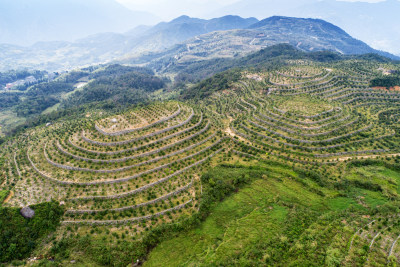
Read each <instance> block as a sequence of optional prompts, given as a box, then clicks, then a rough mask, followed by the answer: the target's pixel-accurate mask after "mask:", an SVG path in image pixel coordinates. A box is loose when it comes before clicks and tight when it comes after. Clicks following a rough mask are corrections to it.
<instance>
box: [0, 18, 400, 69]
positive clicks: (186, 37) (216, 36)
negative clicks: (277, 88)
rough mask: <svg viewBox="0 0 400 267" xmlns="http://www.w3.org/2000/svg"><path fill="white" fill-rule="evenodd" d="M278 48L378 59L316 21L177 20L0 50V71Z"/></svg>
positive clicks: (335, 29)
mask: <svg viewBox="0 0 400 267" xmlns="http://www.w3.org/2000/svg"><path fill="white" fill-rule="evenodd" d="M279 43H288V44H291V45H293V46H295V47H297V48H298V49H300V50H303V51H322V50H330V51H336V52H339V53H342V54H363V53H377V54H380V55H384V56H387V57H391V58H396V57H395V56H393V55H391V54H389V53H385V52H381V51H377V50H374V49H372V48H371V47H369V46H368V45H366V44H365V43H363V42H361V41H359V40H356V39H354V38H352V37H351V36H350V35H348V34H347V33H346V32H345V31H343V30H342V29H341V28H339V27H337V26H335V25H333V24H331V23H328V22H326V21H323V20H320V19H302V18H291V17H281V16H274V17H270V18H267V19H264V20H262V21H258V20H257V19H255V18H241V17H238V16H224V17H221V18H215V19H210V20H204V19H197V18H190V17H188V16H181V17H179V18H177V19H174V20H172V21H170V22H163V23H159V24H157V25H156V26H154V27H145V26H143V27H138V28H135V29H133V30H131V31H128V32H127V33H126V34H118V33H102V34H96V35H92V36H89V37H86V38H83V39H80V40H78V41H76V42H74V43H69V42H41V43H37V44H35V45H34V46H31V47H18V46H12V45H0V60H1V62H2V65H1V68H2V69H3V70H5V69H12V68H16V67H29V68H36V69H46V70H62V69H71V68H75V67H81V66H86V65H90V64H99V63H108V62H115V61H117V62H122V63H133V64H141V65H143V64H148V63H149V62H151V63H152V64H156V65H159V66H163V65H164V66H166V65H168V64H170V63H174V64H175V63H177V64H179V63H180V62H187V61H199V60H200V61H201V60H207V59H210V58H218V57H220V58H226V57H228V58H229V57H237V56H241V55H245V54H248V53H251V52H255V51H258V50H260V49H263V48H265V47H268V46H271V45H276V44H279Z"/></svg>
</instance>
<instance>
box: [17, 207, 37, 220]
mask: <svg viewBox="0 0 400 267" xmlns="http://www.w3.org/2000/svg"><path fill="white" fill-rule="evenodd" d="M20 213H21V215H22V216H23V217H24V218H27V219H32V218H33V216H35V211H34V210H33V209H31V208H29V207H24V208H22V209H21V211H20Z"/></svg>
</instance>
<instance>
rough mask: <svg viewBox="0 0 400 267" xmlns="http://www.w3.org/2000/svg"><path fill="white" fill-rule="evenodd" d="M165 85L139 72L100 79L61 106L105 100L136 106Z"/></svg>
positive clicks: (163, 82) (152, 76)
mask: <svg viewBox="0 0 400 267" xmlns="http://www.w3.org/2000/svg"><path fill="white" fill-rule="evenodd" d="M165 84H166V80H165V79H161V78H159V77H156V76H154V75H150V74H144V73H140V72H129V73H127V74H124V75H121V76H118V77H102V78H99V79H97V80H95V81H93V82H91V83H90V84H88V85H87V86H86V88H85V90H82V91H78V92H75V93H74V94H73V95H71V96H70V97H69V98H68V99H67V100H66V101H64V102H63V106H64V107H73V106H78V105H82V104H86V103H92V102H100V101H106V100H111V101H113V102H117V103H119V104H136V103H139V102H142V101H146V100H147V96H148V93H151V92H154V91H156V90H158V89H161V88H163V87H164V86H165Z"/></svg>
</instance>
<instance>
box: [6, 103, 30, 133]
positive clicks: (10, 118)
mask: <svg viewBox="0 0 400 267" xmlns="http://www.w3.org/2000/svg"><path fill="white" fill-rule="evenodd" d="M25 120H26V119H25V118H20V117H18V116H17V114H16V113H14V112H13V111H11V110H9V109H5V110H1V111H0V136H1V135H2V134H4V132H6V131H7V130H9V129H10V128H15V127H16V126H17V125H20V124H23V123H24V122H25Z"/></svg>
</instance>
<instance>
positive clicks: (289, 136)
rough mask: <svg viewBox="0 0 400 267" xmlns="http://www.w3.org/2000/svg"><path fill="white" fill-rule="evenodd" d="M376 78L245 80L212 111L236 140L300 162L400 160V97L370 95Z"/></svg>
mask: <svg viewBox="0 0 400 267" xmlns="http://www.w3.org/2000/svg"><path fill="white" fill-rule="evenodd" d="M375 75H377V73H376V69H375V73H374V70H369V71H367V70H363V69H359V68H358V65H357V64H353V66H348V63H347V64H341V65H338V66H336V68H333V66H308V65H307V64H302V65H295V66H291V67H286V68H283V69H281V70H277V71H272V72H269V73H244V74H243V79H242V80H241V81H239V82H238V83H237V84H235V85H234V90H231V91H221V92H217V93H215V94H214V95H213V96H212V97H211V99H210V100H208V102H207V107H208V109H209V110H210V112H212V113H213V114H214V116H216V117H218V115H219V117H221V118H226V119H230V121H231V122H232V123H231V124H230V127H229V128H228V129H226V131H227V132H228V133H230V134H231V136H234V137H236V138H237V139H240V140H247V141H248V143H249V144H251V145H252V146H253V147H255V148H256V149H261V150H262V151H264V152H268V153H270V154H271V155H275V156H279V157H280V158H285V159H287V160H291V161H295V162H306V163H310V164H335V162H337V161H342V160H345V159H347V157H355V156H357V155H358V156H361V155H368V156H371V155H377V154H396V153H398V152H399V149H398V138H397V137H398V131H397V127H396V126H395V123H394V120H397V119H396V114H398V100H399V97H400V94H399V93H398V92H396V91H389V90H384V89H374V88H370V87H369V77H374V76H375ZM389 117H390V118H391V119H392V120H391V123H388V120H389Z"/></svg>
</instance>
